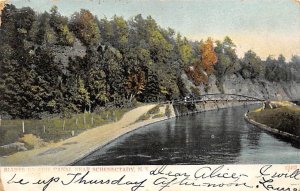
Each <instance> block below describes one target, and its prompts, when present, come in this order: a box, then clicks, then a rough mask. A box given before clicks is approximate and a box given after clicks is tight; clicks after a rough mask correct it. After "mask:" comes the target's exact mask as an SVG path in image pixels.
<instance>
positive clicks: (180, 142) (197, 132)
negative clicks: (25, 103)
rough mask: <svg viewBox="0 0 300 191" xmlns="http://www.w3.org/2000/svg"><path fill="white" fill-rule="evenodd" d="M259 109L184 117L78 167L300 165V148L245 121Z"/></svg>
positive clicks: (125, 139) (107, 148) (121, 141)
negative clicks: (252, 111) (249, 111)
mask: <svg viewBox="0 0 300 191" xmlns="http://www.w3.org/2000/svg"><path fill="white" fill-rule="evenodd" d="M253 107H257V106H247V107H235V108H229V109H224V110H219V111H209V112H205V113H199V114H196V115H193V116H184V117H180V118H177V119H170V120H167V121H163V122H160V123H156V124H153V125H149V126H146V127H144V128H140V129H138V130H136V131H133V132H131V133H129V134H127V135H124V136H122V137H121V138H119V139H117V140H116V141H113V142H112V143H110V144H108V145H107V146H105V147H103V148H101V149H99V150H98V151H96V152H94V153H93V154H91V155H89V156H88V157H86V158H84V159H83V160H81V161H79V162H78V163H77V164H76V165H140V164H143V165H149V164H252V163H255V164H264V163H272V164H278V163H298V164H299V163H300V145H299V144H297V143H292V142H289V141H287V140H284V139H282V138H280V137H278V136H274V135H271V134H269V133H267V132H265V131H263V130H261V129H259V128H257V127H255V126H253V125H250V124H248V123H247V122H246V121H245V120H244V113H245V112H247V110H249V109H252V108H253Z"/></svg>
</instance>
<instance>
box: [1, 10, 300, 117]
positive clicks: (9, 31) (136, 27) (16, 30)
mask: <svg viewBox="0 0 300 191" xmlns="http://www.w3.org/2000/svg"><path fill="white" fill-rule="evenodd" d="M1 19H2V24H1V27H0V52H1V54H0V92H1V94H0V114H1V115H6V116H11V117H13V118H42V117H43V116H49V114H61V116H62V117H67V116H69V115H70V114H71V113H79V112H84V111H94V110H98V109H99V108H100V109H101V107H108V106H117V107H118V106H124V105H131V103H132V101H134V100H138V101H141V102H149V101H159V100H172V99H176V98H179V97H180V96H183V95H185V94H186V91H187V90H186V88H185V87H184V84H183V83H182V79H181V74H182V73H183V72H184V71H186V72H187V74H188V76H189V77H190V78H191V80H193V81H194V83H195V84H196V85H201V84H206V83H208V78H209V76H210V75H216V76H217V78H218V80H219V81H220V82H221V81H222V78H223V77H224V76H226V75H231V74H237V75H242V76H243V77H244V78H251V79H254V78H266V79H267V80H269V81H276V82H278V81H281V80H284V81H290V80H298V81H300V79H299V75H296V74H297V72H299V71H300V64H299V57H296V56H295V57H294V58H293V60H292V63H290V64H287V63H286V62H285V59H284V57H283V56H280V57H279V58H278V59H273V58H271V57H270V58H268V59H267V61H262V60H261V59H260V58H259V57H258V56H257V55H256V54H255V53H254V52H253V51H249V52H247V53H246V54H245V57H244V58H243V59H238V57H237V55H236V52H235V45H234V44H233V42H232V41H231V39H230V38H229V37H226V38H225V39H224V41H223V42H221V41H216V42H215V43H214V42H213V41H212V39H210V38H209V39H207V40H206V41H205V42H202V41H201V42H191V41H189V40H188V39H187V38H185V37H183V36H181V35H180V34H179V33H175V31H174V30H173V29H170V28H168V29H164V28H161V27H160V26H159V25H158V24H157V23H156V21H155V20H154V19H153V18H151V17H150V16H149V17H147V18H143V17H142V16H141V15H137V16H135V17H133V18H131V19H130V20H128V21H126V20H125V19H124V18H123V17H118V16H114V17H113V18H112V19H110V20H109V19H107V18H102V19H98V18H97V17H96V16H94V15H93V14H91V13H90V12H89V11H88V10H81V11H79V12H76V13H74V14H73V15H72V16H71V18H67V17H65V16H62V15H61V14H60V13H59V10H58V9H57V7H53V8H52V9H51V10H50V13H48V12H45V13H41V14H38V13H36V12H34V11H33V10H32V9H31V8H29V7H25V8H20V9H17V8H16V7H15V6H14V5H9V4H7V5H5V7H4V9H3V11H2V16H1Z"/></svg>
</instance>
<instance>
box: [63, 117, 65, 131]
mask: <svg viewBox="0 0 300 191" xmlns="http://www.w3.org/2000/svg"><path fill="white" fill-rule="evenodd" d="M65 123H66V119H65V118H64V122H63V130H65Z"/></svg>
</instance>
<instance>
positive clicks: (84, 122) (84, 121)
mask: <svg viewBox="0 0 300 191" xmlns="http://www.w3.org/2000/svg"><path fill="white" fill-rule="evenodd" d="M85 124H86V120H85V112H84V113H83V125H84V128H85Z"/></svg>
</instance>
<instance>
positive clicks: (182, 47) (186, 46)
mask: <svg viewBox="0 0 300 191" xmlns="http://www.w3.org/2000/svg"><path fill="white" fill-rule="evenodd" d="M176 45H177V49H178V53H179V55H180V58H181V60H182V62H183V65H184V66H186V65H188V64H189V62H190V61H191V59H192V54H193V53H192V51H193V48H192V46H191V45H190V43H189V42H188V40H187V38H186V37H184V38H183V39H182V37H181V35H180V34H179V33H178V34H177V38H176Z"/></svg>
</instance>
